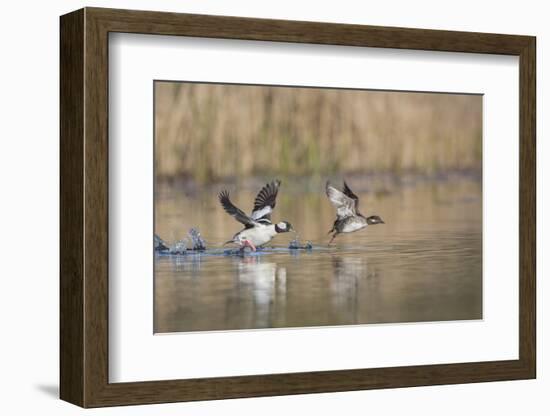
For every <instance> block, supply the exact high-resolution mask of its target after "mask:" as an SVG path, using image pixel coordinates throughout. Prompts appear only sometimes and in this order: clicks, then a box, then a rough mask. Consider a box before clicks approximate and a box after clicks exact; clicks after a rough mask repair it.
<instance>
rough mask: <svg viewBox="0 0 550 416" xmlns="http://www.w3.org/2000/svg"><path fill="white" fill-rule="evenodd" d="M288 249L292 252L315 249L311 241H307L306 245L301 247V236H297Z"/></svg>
mask: <svg viewBox="0 0 550 416" xmlns="http://www.w3.org/2000/svg"><path fill="white" fill-rule="evenodd" d="M288 248H289V249H290V250H311V249H312V248H313V244H311V241H306V243H305V244H304V245H300V239H299V236H298V235H296V238H295V239H294V240H292V241H291V242H290V243H289V244H288Z"/></svg>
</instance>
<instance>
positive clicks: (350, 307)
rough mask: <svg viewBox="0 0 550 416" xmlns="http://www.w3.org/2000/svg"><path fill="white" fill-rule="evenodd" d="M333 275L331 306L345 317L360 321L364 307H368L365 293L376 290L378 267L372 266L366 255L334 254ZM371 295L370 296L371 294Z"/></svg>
mask: <svg viewBox="0 0 550 416" xmlns="http://www.w3.org/2000/svg"><path fill="white" fill-rule="evenodd" d="M332 268H333V276H332V278H331V280H330V285H329V290H330V294H331V296H330V301H331V306H332V308H333V309H334V310H335V311H339V314H340V315H341V316H342V315H343V319H344V320H346V321H349V322H353V323H358V322H360V321H361V319H360V317H361V315H362V312H363V311H362V309H364V308H365V307H366V305H365V301H366V300H368V299H365V294H370V295H372V292H373V291H376V287H373V285H376V284H377V283H376V282H377V281H378V279H372V278H373V277H376V276H377V272H376V269H375V268H374V267H370V266H369V264H368V263H367V259H366V258H365V257H361V256H357V257H343V256H332ZM369 297H370V296H369Z"/></svg>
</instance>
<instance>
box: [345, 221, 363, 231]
mask: <svg viewBox="0 0 550 416" xmlns="http://www.w3.org/2000/svg"><path fill="white" fill-rule="evenodd" d="M366 226H367V223H366V222H364V221H349V222H347V223H346V225H344V228H343V229H342V232H344V233H352V232H354V231H358V230H360V229H362V228H365V227H366Z"/></svg>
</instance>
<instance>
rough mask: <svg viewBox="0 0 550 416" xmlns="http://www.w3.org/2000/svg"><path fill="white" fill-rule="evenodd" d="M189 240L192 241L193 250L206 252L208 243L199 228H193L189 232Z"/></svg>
mask: <svg viewBox="0 0 550 416" xmlns="http://www.w3.org/2000/svg"><path fill="white" fill-rule="evenodd" d="M188 235H189V238H190V239H191V243H192V248H191V250H196V251H204V250H206V242H205V241H204V239H203V238H202V237H201V233H200V231H199V230H198V229H197V228H191V229H190V230H189V233H188Z"/></svg>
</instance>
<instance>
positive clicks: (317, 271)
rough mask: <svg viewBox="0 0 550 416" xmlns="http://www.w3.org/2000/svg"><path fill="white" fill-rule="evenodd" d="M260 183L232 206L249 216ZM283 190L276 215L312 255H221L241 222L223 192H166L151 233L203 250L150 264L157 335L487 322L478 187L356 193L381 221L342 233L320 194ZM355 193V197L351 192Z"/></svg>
mask: <svg viewBox="0 0 550 416" xmlns="http://www.w3.org/2000/svg"><path fill="white" fill-rule="evenodd" d="M255 186H256V184H254V186H250V189H248V188H246V189H244V190H242V191H240V192H236V191H237V189H242V188H243V187H241V186H239V187H237V186H235V187H233V188H231V187H230V188H231V190H232V191H233V190H234V199H235V202H236V204H237V205H238V206H240V207H242V208H243V209H246V210H248V209H249V208H251V204H252V200H253V198H254V194H255V191H256V189H257V188H256V187H255ZM312 188H313V189H311V190H309V189H306V190H304V187H299V186H294V187H293V186H292V185H289V186H287V187H286V188H285V185H284V183H283V186H282V188H281V192H280V195H279V200H278V204H277V208H276V210H275V213H274V220H279V219H285V220H288V221H290V222H291V223H292V224H293V225H294V226H295V228H296V229H297V230H298V231H299V232H300V238H301V240H302V241H304V240H311V241H312V242H313V245H314V248H313V249H312V250H300V251H292V250H288V249H287V248H286V247H288V242H289V241H290V239H291V238H292V237H293V236H292V235H279V236H277V237H276V239H274V240H273V246H275V247H276V248H267V249H266V250H264V251H261V252H258V253H253V254H247V255H245V256H244V257H239V256H226V255H223V251H221V250H219V248H220V246H221V244H222V243H223V242H224V241H226V240H227V239H228V238H229V237H231V236H232V235H233V233H234V232H236V231H238V230H239V227H240V224H238V223H236V222H235V221H234V220H233V219H232V218H231V217H229V216H228V215H227V214H225V213H224V212H223V211H222V209H221V208H220V207H219V206H218V204H217V201H216V198H215V195H216V191H217V190H218V188H216V187H213V188H212V189H205V190H204V191H203V192H192V191H190V190H189V189H186V188H181V187H180V188H178V187H161V188H160V189H157V194H156V230H155V231H156V232H157V233H158V234H159V235H160V236H162V237H163V238H165V239H168V240H170V239H172V240H177V239H178V238H179V237H181V236H182V235H184V234H185V233H186V231H187V229H189V228H190V227H192V226H196V227H198V228H199V229H200V230H201V232H202V235H203V237H204V238H205V240H206V242H207V244H208V250H206V251H205V252H204V253H200V254H192V255H180V256H173V255H157V256H156V257H155V332H184V331H200V330H230V329H249V328H280V327H304V326H320V325H348V324H368V323H390V322H419V321H440V320H462V319H480V318H481V313H482V291H481V288H482V276H481V268H482V261H481V260H482V259H481V254H482V253H481V190H480V183H479V181H478V180H473V179H464V178H462V179H460V180H452V181H436V182H428V181H426V182H420V183H417V184H415V185H414V186H400V187H397V188H393V189H391V190H390V191H389V192H374V191H373V190H371V189H367V188H364V189H362V188H361V186H360V185H359V186H357V185H356V187H355V188H357V192H356V193H358V194H359V196H360V198H361V202H362V206H363V207H364V208H363V209H362V211H363V212H364V213H365V214H371V213H372V214H378V215H381V216H382V218H384V220H385V221H386V225H378V226H373V227H368V228H367V229H366V230H363V231H360V232H357V233H353V234H348V235H343V236H338V237H337V239H336V240H335V243H336V244H334V247H332V246H331V247H330V248H327V246H326V243H327V242H328V239H329V237H328V236H327V235H326V232H327V231H328V229H330V227H331V225H332V221H333V220H334V211H333V209H332V207H331V206H330V204H329V202H328V200H327V199H326V197H325V196H324V195H323V193H322V192H318V191H317V190H316V189H315V187H312ZM355 188H354V190H355Z"/></svg>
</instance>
